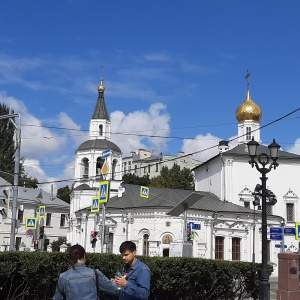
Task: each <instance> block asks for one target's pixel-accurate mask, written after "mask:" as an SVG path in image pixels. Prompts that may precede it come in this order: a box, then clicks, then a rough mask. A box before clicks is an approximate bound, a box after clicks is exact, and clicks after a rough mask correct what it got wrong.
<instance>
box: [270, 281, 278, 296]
mask: <svg viewBox="0 0 300 300" xmlns="http://www.w3.org/2000/svg"><path fill="white" fill-rule="evenodd" d="M269 282H270V300H276V299H277V289H278V278H277V277H270V279H269Z"/></svg>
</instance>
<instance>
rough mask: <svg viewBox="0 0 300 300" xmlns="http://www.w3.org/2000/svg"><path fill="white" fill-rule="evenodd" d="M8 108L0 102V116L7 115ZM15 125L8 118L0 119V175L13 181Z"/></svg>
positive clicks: (8, 112)
mask: <svg viewBox="0 0 300 300" xmlns="http://www.w3.org/2000/svg"><path fill="white" fill-rule="evenodd" d="M10 113H13V112H10V111H9V108H8V107H7V106H5V105H4V104H1V103H0V116H1V115H8V114H10ZM14 134H15V126H14V125H13V124H12V122H10V121H9V119H1V120H0V141H1V143H0V176H1V177H2V178H4V179H5V180H6V181H8V182H10V183H13V174H14V167H15V143H14Z"/></svg>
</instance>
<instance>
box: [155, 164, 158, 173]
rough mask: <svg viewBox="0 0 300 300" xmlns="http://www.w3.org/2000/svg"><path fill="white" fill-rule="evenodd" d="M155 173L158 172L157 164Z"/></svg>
mask: <svg viewBox="0 0 300 300" xmlns="http://www.w3.org/2000/svg"><path fill="white" fill-rule="evenodd" d="M155 172H158V164H156V168H155Z"/></svg>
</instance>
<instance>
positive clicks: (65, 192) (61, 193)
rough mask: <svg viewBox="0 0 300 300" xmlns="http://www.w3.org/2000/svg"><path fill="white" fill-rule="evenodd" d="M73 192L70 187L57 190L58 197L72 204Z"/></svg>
mask: <svg viewBox="0 0 300 300" xmlns="http://www.w3.org/2000/svg"><path fill="white" fill-rule="evenodd" d="M70 195H71V190H70V187H69V186H68V185H66V186H65V187H62V188H60V189H58V190H57V192H56V197H57V198H59V199H61V200H63V201H65V202H67V203H69V204H70V200H71V198H70Z"/></svg>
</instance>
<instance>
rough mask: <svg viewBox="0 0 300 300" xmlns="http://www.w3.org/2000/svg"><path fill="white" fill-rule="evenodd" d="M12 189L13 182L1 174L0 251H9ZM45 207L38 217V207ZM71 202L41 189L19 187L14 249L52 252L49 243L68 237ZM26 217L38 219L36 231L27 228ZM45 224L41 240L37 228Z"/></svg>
mask: <svg viewBox="0 0 300 300" xmlns="http://www.w3.org/2000/svg"><path fill="white" fill-rule="evenodd" d="M12 204H13V190H12V185H11V184H10V183H8V182H7V181H6V180H4V179H3V178H1V177H0V251H7V250H9V245H10V234H11V218H12ZM43 206H44V208H45V209H44V218H39V208H40V207H43ZM69 214H70V205H69V204H68V203H66V202H64V201H62V200H61V199H59V198H57V197H55V196H53V195H51V194H50V193H47V192H45V191H43V190H41V189H33V188H27V187H18V196H17V220H18V221H17V231H16V235H15V238H16V240H15V245H16V250H23V251H24V250H26V251H34V240H35V241H38V249H39V250H41V251H51V249H50V244H51V243H52V242H53V241H54V240H57V239H58V238H59V237H65V238H67V232H68V230H69ZM26 218H37V224H36V225H37V226H36V229H35V230H32V229H26V228H25V227H26V226H25V225H26ZM41 226H44V235H43V236H42V238H41V239H40V235H39V229H40V227H41Z"/></svg>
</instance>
